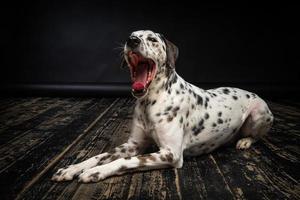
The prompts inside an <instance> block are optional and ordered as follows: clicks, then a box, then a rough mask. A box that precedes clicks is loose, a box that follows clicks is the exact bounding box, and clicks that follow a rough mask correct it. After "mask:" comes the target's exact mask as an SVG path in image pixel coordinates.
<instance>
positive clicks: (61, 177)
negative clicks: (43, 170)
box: [52, 127, 147, 181]
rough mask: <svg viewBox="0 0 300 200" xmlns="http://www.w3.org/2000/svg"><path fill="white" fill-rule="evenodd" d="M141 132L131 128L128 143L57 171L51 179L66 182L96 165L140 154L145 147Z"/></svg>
mask: <svg viewBox="0 0 300 200" xmlns="http://www.w3.org/2000/svg"><path fill="white" fill-rule="evenodd" d="M144 136H145V135H144V134H143V130H142V129H141V128H139V127H133V129H132V134H131V137H130V138H129V139H128V141H127V142H126V143H124V144H122V145H120V146H118V147H116V148H114V149H113V150H112V151H109V152H106V153H102V154H99V155H97V156H94V157H91V158H89V159H87V160H85V161H83V162H81V163H78V164H74V165H69V166H67V167H65V168H61V169H59V170H58V171H57V172H56V173H55V174H54V175H53V177H52V180H54V181H68V180H72V179H73V178H74V177H76V176H78V175H79V174H81V173H83V172H84V171H85V170H88V169H90V168H93V167H95V166H98V165H103V164H107V163H109V162H112V161H114V160H117V159H119V158H125V157H131V156H135V155H137V154H140V153H142V152H143V151H144V149H145V148H146V146H147V143H146V140H145V138H144Z"/></svg>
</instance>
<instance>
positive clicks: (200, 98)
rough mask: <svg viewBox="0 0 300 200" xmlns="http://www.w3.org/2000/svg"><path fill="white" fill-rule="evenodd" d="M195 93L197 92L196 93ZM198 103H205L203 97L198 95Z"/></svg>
mask: <svg viewBox="0 0 300 200" xmlns="http://www.w3.org/2000/svg"><path fill="white" fill-rule="evenodd" d="M194 94H195V93H194ZM197 104H198V105H202V104H203V99H202V97H201V96H199V95H197Z"/></svg>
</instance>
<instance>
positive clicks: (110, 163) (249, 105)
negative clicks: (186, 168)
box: [52, 31, 273, 182]
mask: <svg viewBox="0 0 300 200" xmlns="http://www.w3.org/2000/svg"><path fill="white" fill-rule="evenodd" d="M177 57H178V48H177V47H176V46H175V45H174V44H173V43H171V42H170V41H168V40H167V39H165V38H164V37H163V36H162V35H161V34H158V33H154V32H152V31H136V32H133V33H132V34H131V35H130V37H129V38H128V40H127V42H126V44H125V47H124V58H125V61H126V62H125V64H127V65H128V66H129V69H130V74H131V79H132V94H133V96H134V97H136V99H137V101H136V106H135V110H134V116H133V122H132V129H131V135H130V137H129V139H128V141H127V142H126V143H125V144H122V145H121V146H118V147H116V148H115V149H113V150H112V151H110V152H106V153H102V154H99V155H97V156H94V157H92V158H90V159H88V160H86V161H84V162H81V163H78V164H74V165H70V166H68V167H66V168H62V169H59V170H58V171H57V173H56V174H54V176H53V178H52V179H53V180H55V181H65V180H71V179H73V178H74V177H76V176H78V177H79V181H81V182H97V181H99V180H103V179H105V178H107V177H109V176H112V175H117V174H123V173H126V172H128V171H137V170H150V169H159V168H165V167H175V168H180V167H182V165H183V156H184V155H192V156H197V155H201V154H204V153H209V152H211V151H213V150H214V149H216V148H218V147H220V146H221V145H224V144H226V143H228V142H232V141H237V143H236V148H237V149H247V148H249V147H250V146H251V144H253V143H254V142H255V141H256V140H257V139H259V138H260V137H262V136H263V135H265V134H266V133H267V132H268V131H269V129H270V127H271V125H272V122H273V115H272V113H271V112H270V110H269V108H268V106H267V104H266V103H265V101H263V100H262V99H261V98H260V97H258V96H257V95H256V94H254V93H251V92H248V91H245V90H241V89H237V88H230V87H221V88H217V89H210V90H203V89H200V88H198V87H196V86H194V85H192V84H190V83H188V82H186V81H185V80H184V79H183V78H181V77H180V76H179V75H178V74H177V73H176V72H175V61H176V59H177ZM152 142H154V143H155V144H156V145H157V146H158V147H159V151H158V152H154V153H150V154H143V152H144V150H145V148H146V147H147V146H148V145H149V144H151V143H152Z"/></svg>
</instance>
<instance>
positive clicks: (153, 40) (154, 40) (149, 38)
mask: <svg viewBox="0 0 300 200" xmlns="http://www.w3.org/2000/svg"><path fill="white" fill-rule="evenodd" d="M147 39H148V40H149V41H151V42H157V39H155V38H152V37H148V38H147Z"/></svg>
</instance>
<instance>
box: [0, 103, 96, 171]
mask: <svg viewBox="0 0 300 200" xmlns="http://www.w3.org/2000/svg"><path fill="white" fill-rule="evenodd" d="M93 103H94V102H92V101H91V100H85V101H80V103H74V104H66V105H64V104H62V105H61V106H60V107H54V108H53V109H50V110H48V111H49V112H44V113H43V114H42V116H41V115H39V117H38V118H37V119H36V120H31V121H34V122H35V123H37V125H36V126H35V125H34V124H30V125H29V126H28V127H30V128H31V129H30V130H28V131H25V132H24V133H23V134H20V136H18V137H16V138H14V140H11V141H10V142H9V143H6V144H4V145H2V146H1V147H0V155H1V158H0V161H1V162H0V173H1V172H3V171H4V170H6V169H7V168H9V167H10V166H11V165H13V163H15V162H17V161H18V160H20V159H21V158H22V157H24V156H26V155H27V154H28V152H33V151H34V149H35V148H37V147H38V146H40V145H43V144H44V142H45V141H47V140H48V139H49V138H50V137H52V136H53V134H55V133H54V132H55V130H56V129H59V128H60V127H63V126H66V125H67V124H69V123H71V121H72V120H74V116H76V115H78V114H81V112H82V109H85V108H86V107H88V106H90V105H91V104H93ZM34 126H35V127H34ZM25 130H26V129H25ZM10 149H14V151H9V150H10Z"/></svg>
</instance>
